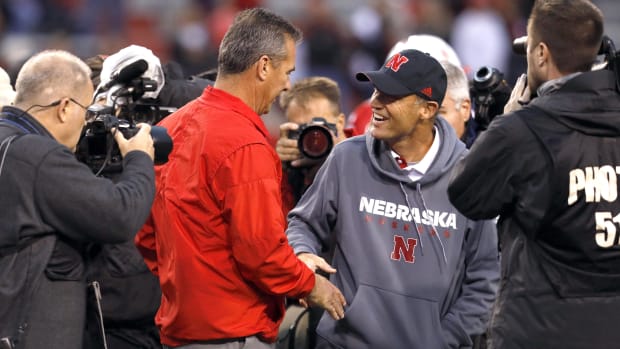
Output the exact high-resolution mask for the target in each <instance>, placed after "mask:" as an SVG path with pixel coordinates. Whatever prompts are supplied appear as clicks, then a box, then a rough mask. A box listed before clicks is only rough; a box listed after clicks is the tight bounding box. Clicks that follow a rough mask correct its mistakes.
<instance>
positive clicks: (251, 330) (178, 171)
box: [136, 87, 314, 346]
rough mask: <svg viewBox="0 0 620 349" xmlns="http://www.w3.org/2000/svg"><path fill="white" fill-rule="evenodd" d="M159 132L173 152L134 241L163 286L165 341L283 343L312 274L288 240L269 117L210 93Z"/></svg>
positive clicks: (159, 320)
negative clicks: (290, 310)
mask: <svg viewBox="0 0 620 349" xmlns="http://www.w3.org/2000/svg"><path fill="white" fill-rule="evenodd" d="M160 125H161V126H164V127H166V128H167V130H168V133H169V134H170V136H171V137H172V139H173V142H174V149H173V151H172V154H171V155H170V160H169V161H168V163H166V164H165V165H163V166H159V167H157V168H156V184H157V193H156V197H155V202H154V204H153V208H152V211H151V218H150V219H149V221H148V222H147V224H145V226H144V227H143V228H142V230H141V231H140V232H139V233H138V236H137V237H136V244H137V245H138V248H139V249H140V251H141V252H142V254H143V256H144V257H145V261H146V263H147V265H148V266H149V268H150V269H151V270H152V271H153V272H154V273H155V274H156V275H158V276H159V279H160V284H161V287H162V293H163V295H162V302H161V306H160V308H159V311H158V312H157V315H156V317H155V321H156V323H157V325H158V326H159V327H160V330H161V341H162V343H164V344H166V345H169V346H177V345H181V344H188V343H191V342H193V341H208V340H215V339H227V338H237V337H245V336H251V335H258V336H259V337H260V338H262V339H263V340H265V341H268V342H273V341H275V340H276V337H277V332H278V327H279V324H280V322H281V321H282V318H283V315H284V298H285V296H287V297H293V298H298V297H305V296H307V295H308V294H309V293H310V291H311V290H312V288H313V287H314V274H313V272H312V271H311V270H310V269H308V268H307V267H306V266H305V265H304V264H303V263H302V262H301V261H299V259H297V257H296V256H295V254H294V253H293V250H292V249H291V247H290V246H289V244H288V240H287V238H286V235H285V234H284V227H285V222H284V217H283V216H282V201H281V192H280V183H281V178H282V169H281V163H280V160H279V158H278V156H277V154H276V152H275V150H274V149H273V148H272V147H271V146H270V145H269V143H268V140H267V136H268V132H267V130H266V129H265V126H264V124H263V122H262V120H261V119H260V117H259V116H258V115H257V114H256V113H255V112H254V111H252V110H251V109H250V108H249V107H248V106H247V105H245V104H244V103H243V102H242V101H241V100H239V99H238V98H236V97H234V96H232V95H230V94H228V93H226V92H224V91H222V90H218V89H215V88H212V87H207V88H206V89H205V91H204V93H203V94H202V96H200V97H199V98H198V99H196V100H194V101H192V102H190V103H189V104H187V105H186V106H185V107H183V108H182V109H180V110H179V111H177V112H176V113H174V114H172V115H170V116H168V117H167V118H166V119H164V120H163V121H162V122H161V124H160Z"/></svg>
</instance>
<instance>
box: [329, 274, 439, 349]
mask: <svg viewBox="0 0 620 349" xmlns="http://www.w3.org/2000/svg"><path fill="white" fill-rule="evenodd" d="M317 333H318V334H319V335H320V336H321V337H324V338H325V339H326V340H328V341H329V342H332V343H333V344H336V345H338V346H340V347H343V348H360V349H361V348H382V347H383V348H394V349H398V348H403V349H415V348H425V349H428V348H433V349H440V348H445V347H446V343H445V342H444V340H443V335H442V329H441V325H440V322H439V306H438V304H437V302H434V301H430V300H427V299H422V298H416V297H411V296H406V295H402V294H399V293H395V292H392V291H387V290H383V289H380V288H376V287H374V286H369V285H363V284H361V285H360V286H359V288H358V290H357V293H356V294H355V297H354V298H353V301H352V302H351V305H350V307H349V309H348V310H347V311H346V313H345V317H344V319H342V320H340V321H335V320H333V319H332V318H331V317H329V316H323V318H322V319H321V322H320V323H319V326H318V328H317Z"/></svg>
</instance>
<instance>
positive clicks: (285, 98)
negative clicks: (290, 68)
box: [280, 76, 340, 115]
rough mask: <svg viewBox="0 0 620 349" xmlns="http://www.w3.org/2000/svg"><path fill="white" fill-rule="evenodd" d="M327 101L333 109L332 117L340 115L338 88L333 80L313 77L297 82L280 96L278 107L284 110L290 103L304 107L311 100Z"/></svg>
mask: <svg viewBox="0 0 620 349" xmlns="http://www.w3.org/2000/svg"><path fill="white" fill-rule="evenodd" d="M319 97H323V98H325V99H327V100H328V101H329V102H330V104H331V105H332V107H333V109H334V115H337V114H340V88H339V87H338V83H336V82H335V81H334V80H332V79H330V78H326V77H322V76H314V77H309V78H305V79H302V80H299V81H297V82H296V83H295V84H294V85H293V86H292V87H291V89H290V90H288V91H284V92H282V94H281V95H280V107H282V109H284V110H286V109H287V108H288V106H289V105H290V104H291V101H293V100H296V101H297V103H298V104H299V105H300V106H305V105H306V104H307V103H308V101H309V100H310V99H312V98H319Z"/></svg>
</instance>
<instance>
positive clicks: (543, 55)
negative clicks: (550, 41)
mask: <svg viewBox="0 0 620 349" xmlns="http://www.w3.org/2000/svg"><path fill="white" fill-rule="evenodd" d="M534 50H535V51H534V55H535V56H534V57H535V59H536V64H538V66H539V67H541V66H542V65H543V64H545V63H548V62H549V57H550V55H551V52H549V46H547V44H545V43H544V42H540V43H538V45H537V46H536V48H535V49H534Z"/></svg>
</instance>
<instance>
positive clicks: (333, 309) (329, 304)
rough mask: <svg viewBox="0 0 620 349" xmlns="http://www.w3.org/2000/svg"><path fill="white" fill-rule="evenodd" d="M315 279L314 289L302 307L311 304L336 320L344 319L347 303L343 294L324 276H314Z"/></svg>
mask: <svg viewBox="0 0 620 349" xmlns="http://www.w3.org/2000/svg"><path fill="white" fill-rule="evenodd" d="M314 277H315V283H314V288H313V289H312V292H310V294H309V295H308V297H307V298H306V299H305V301H304V302H302V305H305V304H306V303H309V304H310V305H313V306H317V307H321V308H323V309H325V311H326V312H327V313H328V314H329V315H330V316H331V317H332V318H333V319H334V320H340V319H342V318H344V307H345V305H347V301H346V300H345V299H344V296H343V295H342V292H340V290H339V289H338V288H337V287H336V286H334V284H332V283H331V282H329V280H327V279H326V278H324V277H323V276H321V275H319V274H314Z"/></svg>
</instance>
